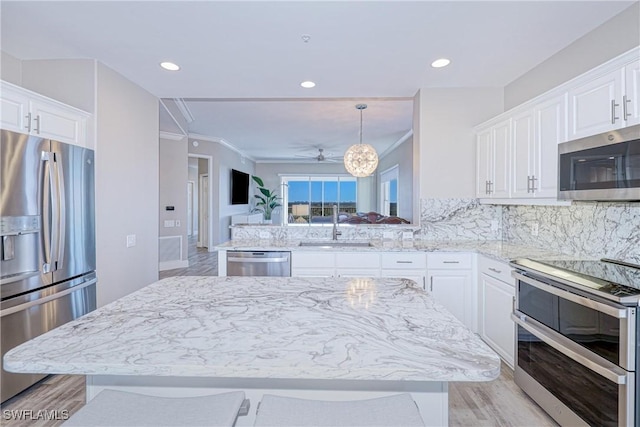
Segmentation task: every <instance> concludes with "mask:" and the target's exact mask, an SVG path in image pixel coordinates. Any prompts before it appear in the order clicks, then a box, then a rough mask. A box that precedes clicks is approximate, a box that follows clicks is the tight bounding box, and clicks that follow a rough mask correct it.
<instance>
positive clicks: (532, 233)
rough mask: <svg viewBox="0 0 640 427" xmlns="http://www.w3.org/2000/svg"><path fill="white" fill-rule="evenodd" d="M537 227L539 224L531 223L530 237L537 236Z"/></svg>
mask: <svg viewBox="0 0 640 427" xmlns="http://www.w3.org/2000/svg"><path fill="white" fill-rule="evenodd" d="M538 226H539V224H538V223H537V222H532V223H531V235H532V236H537V235H538Z"/></svg>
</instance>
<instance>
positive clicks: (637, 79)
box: [622, 60, 640, 126]
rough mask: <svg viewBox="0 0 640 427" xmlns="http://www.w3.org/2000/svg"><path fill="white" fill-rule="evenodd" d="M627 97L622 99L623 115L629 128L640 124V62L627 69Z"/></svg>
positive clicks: (630, 65)
mask: <svg viewBox="0 0 640 427" xmlns="http://www.w3.org/2000/svg"><path fill="white" fill-rule="evenodd" d="M624 88H625V95H624V96H623V97H622V102H623V103H624V104H623V108H622V114H624V115H625V120H626V123H627V126H631V125H637V124H638V123H640V60H638V61H634V62H632V63H630V64H628V65H627V66H626V67H625V85H624Z"/></svg>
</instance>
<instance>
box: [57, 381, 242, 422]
mask: <svg viewBox="0 0 640 427" xmlns="http://www.w3.org/2000/svg"><path fill="white" fill-rule="evenodd" d="M248 405H249V401H248V400H247V401H245V398H244V392H242V391H233V392H229V393H221V394H215V395H209V396H196V397H177V398H176V397H158V396H148V395H143V394H138V393H129V392H124V391H117V390H103V391H101V392H100V393H98V395H97V396H96V397H95V398H94V399H92V400H91V401H90V402H89V403H87V404H86V405H85V406H83V407H82V408H80V410H79V411H78V412H76V413H75V414H73V416H72V417H71V418H69V419H68V420H67V421H66V422H65V423H64V424H62V425H63V426H64V427H73V426H76V427H80V426H82V427H98V426H105V427H106V426H109V427H131V426H136V427H159V426H176V427H177V426H229V427H231V426H233V425H234V424H235V422H236V418H237V417H238V415H246V414H247V413H248V409H249V408H248ZM241 408H242V409H246V412H245V411H242V412H244V413H243V414H241V413H240V412H241Z"/></svg>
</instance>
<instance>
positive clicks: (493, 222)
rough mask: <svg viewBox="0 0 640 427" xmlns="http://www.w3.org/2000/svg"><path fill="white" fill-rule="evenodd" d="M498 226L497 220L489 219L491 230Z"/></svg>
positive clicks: (496, 228) (496, 229) (495, 229)
mask: <svg viewBox="0 0 640 427" xmlns="http://www.w3.org/2000/svg"><path fill="white" fill-rule="evenodd" d="M498 227H500V223H498V220H496V219H494V220H491V231H498Z"/></svg>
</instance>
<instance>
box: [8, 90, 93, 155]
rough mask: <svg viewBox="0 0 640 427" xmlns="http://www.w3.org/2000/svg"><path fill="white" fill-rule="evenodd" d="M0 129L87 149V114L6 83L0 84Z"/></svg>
mask: <svg viewBox="0 0 640 427" xmlns="http://www.w3.org/2000/svg"><path fill="white" fill-rule="evenodd" d="M1 89H2V91H1V98H0V110H1V112H2V113H1V115H0V127H2V129H7V130H11V131H15V132H20V133H26V134H31V135H37V136H40V137H42V138H50V139H54V140H56V141H61V142H66V143H69V144H74V145H80V146H87V141H86V128H87V119H88V118H89V116H90V114H89V113H86V112H84V111H82V110H78V109H77V108H73V107H70V106H68V105H65V104H62V103H60V102H57V101H55V100H53V99H50V98H47V97H44V96H42V95H39V94H37V93H35V92H31V91H28V90H26V89H23V88H21V87H19V86H15V85H12V84H10V83H7V82H1Z"/></svg>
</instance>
